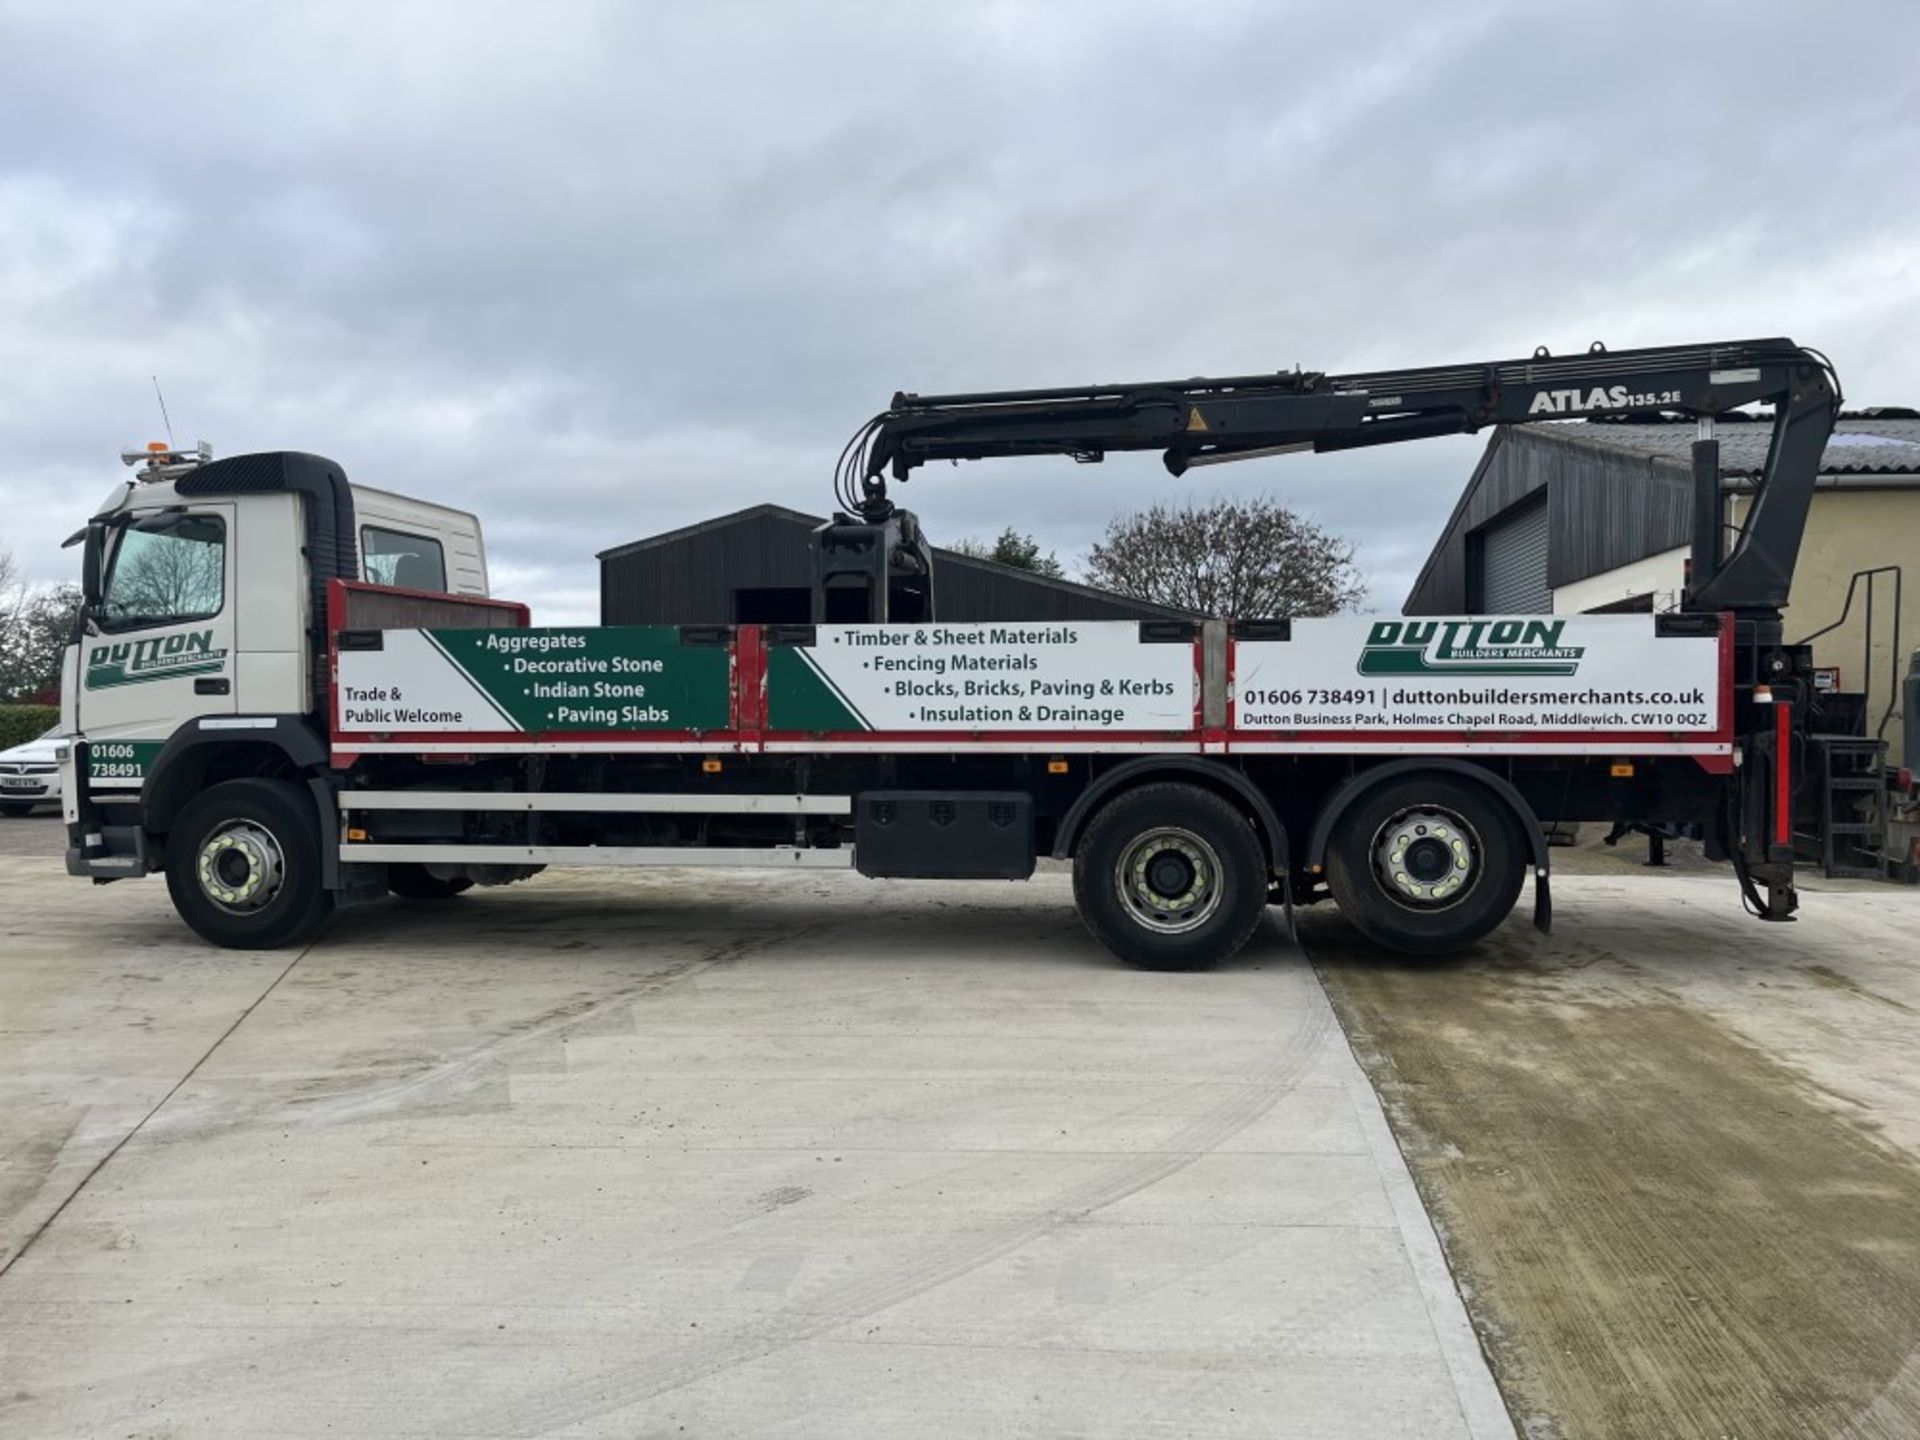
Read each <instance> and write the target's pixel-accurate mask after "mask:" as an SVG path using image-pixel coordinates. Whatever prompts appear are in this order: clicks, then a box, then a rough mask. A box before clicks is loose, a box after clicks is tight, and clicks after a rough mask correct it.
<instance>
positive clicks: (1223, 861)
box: [1073, 783, 1268, 970]
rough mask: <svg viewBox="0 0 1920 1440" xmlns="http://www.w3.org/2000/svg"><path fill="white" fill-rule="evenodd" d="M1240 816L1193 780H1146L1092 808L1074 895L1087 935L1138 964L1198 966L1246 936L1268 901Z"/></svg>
mask: <svg viewBox="0 0 1920 1440" xmlns="http://www.w3.org/2000/svg"><path fill="white" fill-rule="evenodd" d="M1267 890H1268V880H1267V863H1266V856H1265V854H1264V853H1263V852H1262V850H1261V846H1260V840H1259V837H1258V836H1256V835H1255V834H1254V832H1253V826H1252V825H1251V824H1250V823H1249V822H1248V820H1247V817H1246V816H1245V815H1243V814H1242V813H1241V812H1240V811H1239V810H1237V809H1235V808H1234V807H1233V806H1232V805H1231V804H1229V803H1228V802H1227V801H1225V800H1223V799H1222V798H1221V797H1220V796H1218V795H1216V794H1214V793H1213V792H1212V791H1211V790H1202V789H1201V788H1199V787H1198V786H1196V785H1182V784H1178V783H1163V784H1157V785H1143V786H1141V787H1140V788H1139V789H1138V790H1133V791H1129V792H1128V793H1127V794H1125V795H1122V796H1120V797H1119V798H1118V799H1117V800H1114V801H1112V802H1111V803H1109V804H1108V805H1107V806H1106V808H1105V809H1103V810H1101V811H1100V813H1099V814H1097V815H1095V816H1094V817H1093V820H1092V822H1091V823H1090V824H1089V825H1088V826H1087V830H1086V834H1085V835H1083V836H1082V837H1081V840H1080V844H1079V846H1078V848H1077V850H1076V851H1075V853H1074V857H1073V896H1074V900H1075V902H1076V903H1077V904H1078V905H1079V908H1080V917H1081V919H1083V920H1084V921H1085V922H1086V925H1087V928H1088V929H1089V930H1091V931H1092V932H1093V935H1094V938H1095V939H1096V940H1098V941H1099V942H1100V943H1101V944H1102V945H1105V946H1106V947H1107V949H1109V950H1111V951H1112V952H1113V953H1114V954H1116V955H1118V956H1119V957H1120V958H1121V959H1122V960H1125V961H1126V962H1127V963H1128V964H1130V965H1136V966H1138V967H1140V968H1141V969H1143V970H1198V969H1203V968H1205V967H1206V966H1209V965H1217V964H1218V963H1220V962H1221V961H1222V960H1225V959H1227V958H1229V957H1230V956H1232V955H1233V954H1234V953H1235V952H1237V951H1238V950H1239V949H1240V947H1241V946H1242V945H1245V944H1246V943H1247V939H1248V937H1249V936H1251V935H1252V934H1253V930H1254V927H1255V926H1256V925H1258V924H1259V923H1260V917H1261V916H1262V915H1264V914H1265V913H1266V906H1267Z"/></svg>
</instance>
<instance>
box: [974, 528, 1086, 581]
mask: <svg viewBox="0 0 1920 1440" xmlns="http://www.w3.org/2000/svg"><path fill="white" fill-rule="evenodd" d="M948 548H949V549H951V550H953V552H954V553H955V554H958V555H971V556H972V557H973V558H974V559H976V560H992V561H994V562H995V563H997V564H1000V565H1011V566H1013V567H1014V569H1016V570H1031V571H1032V572H1033V573H1034V574H1036V575H1050V576H1052V577H1053V578H1054V579H1055V580H1059V579H1062V578H1064V577H1065V575H1066V573H1067V572H1066V570H1065V569H1064V568H1063V567H1062V566H1061V564H1060V562H1059V561H1058V560H1056V559H1055V558H1054V555H1053V552H1052V551H1051V550H1049V551H1048V552H1047V553H1046V554H1044V555H1042V554H1041V553H1040V542H1039V541H1038V540H1035V539H1034V538H1033V537H1032V536H1031V535H1022V534H1021V533H1020V532H1019V531H1018V530H1016V529H1014V528H1013V527H1012V526H1011V525H1009V526H1008V527H1007V528H1006V529H1004V530H1002V531H1001V532H1000V538H999V539H998V540H995V541H994V542H993V543H992V544H991V545H989V544H988V543H987V542H986V541H984V540H962V541H960V542H959V543H958V544H957V545H952V546H949V547H948Z"/></svg>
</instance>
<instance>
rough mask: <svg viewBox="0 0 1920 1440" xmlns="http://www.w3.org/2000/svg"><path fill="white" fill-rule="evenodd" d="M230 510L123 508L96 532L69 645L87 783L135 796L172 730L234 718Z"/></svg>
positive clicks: (211, 506)
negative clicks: (98, 541) (98, 539)
mask: <svg viewBox="0 0 1920 1440" xmlns="http://www.w3.org/2000/svg"><path fill="white" fill-rule="evenodd" d="M234 540H235V536H234V507H233V505H232V504H231V503H197V504H194V505H173V506H168V507H167V508H165V509H159V510H149V511H135V512H133V513H132V515H131V517H130V518H129V519H127V520H126V521H125V522H124V523H122V524H119V525H116V526H114V527H113V528H112V529H111V531H110V532H109V534H108V537H107V541H106V546H105V552H104V555H103V557H102V563H101V578H100V582H99V591H100V594H99V601H98V603H97V604H96V605H95V606H94V607H93V610H92V613H91V614H90V615H89V616H88V619H87V622H86V626H85V630H86V633H85V634H84V635H83V636H82V639H81V643H80V655H79V663H78V666H77V668H78V671H79V675H78V681H79V688H78V690H77V692H76V693H77V694H78V697H79V703H78V705H77V706H76V707H75V710H76V713H75V715H74V717H73V719H74V722H75V724H76V726H77V729H78V732H79V734H80V735H81V736H83V737H84V738H85V741H86V745H87V750H86V766H87V773H88V776H89V788H90V789H93V790H96V791H113V790H138V789H139V788H140V785H141V782H142V781H143V780H145V778H146V775H147V772H148V769H149V768H150V767H151V765H152V763H153V759H154V756H155V755H157V754H158V753H159V750H160V747H161V746H162V745H163V744H165V743H166V740H167V737H168V736H170V735H172V734H173V732H174V731H175V730H177V729H178V728H179V727H180V726H182V725H184V724H186V723H188V722H189V721H191V720H194V719H197V718H199V717H201V716H207V715H231V714H232V713H233V711H234V703H235V702H234V672H235V654H234V648H235V647H234V629H235V625H234V612H235V609H236V606H235V604H234V599H235V596H234V569H233V555H234Z"/></svg>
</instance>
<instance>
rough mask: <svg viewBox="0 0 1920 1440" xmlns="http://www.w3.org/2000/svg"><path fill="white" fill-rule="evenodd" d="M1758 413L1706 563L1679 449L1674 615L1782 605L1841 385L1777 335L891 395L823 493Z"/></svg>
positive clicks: (1704, 534) (1811, 356)
mask: <svg viewBox="0 0 1920 1440" xmlns="http://www.w3.org/2000/svg"><path fill="white" fill-rule="evenodd" d="M1758 402H1770V403H1771V404H1772V405H1773V407H1774V422H1773V435H1772V443H1771V445H1770V447H1769V450H1768V454H1767V460H1766V465H1765V468H1764V471H1763V473H1762V475H1761V477H1760V479H1759V481H1758V482H1757V484H1756V486H1755V494H1754V500H1753V504H1752V506H1751V508H1750V509H1749V511H1748V513H1747V516H1746V520H1745V523H1744V524H1743V525H1742V527H1741V530H1740V532H1739V535H1738V537H1737V539H1736V540H1735V542H1734V544H1733V546H1732V547H1731V549H1730V550H1728V551H1727V553H1726V554H1725V555H1724V556H1722V554H1721V553H1720V551H1721V543H1720V541H1721V534H1720V495H1719V456H1718V447H1717V443H1716V442H1714V441H1713V440H1712V439H1711V438H1710V433H1709V432H1710V426H1709V425H1708V424H1703V426H1702V430H1703V434H1702V439H1701V440H1700V441H1699V442H1697V443H1696V445H1695V447H1694V452H1695V453H1694V466H1695V480H1696V504H1695V511H1696V523H1695V555H1694V562H1693V571H1692V576H1693V579H1692V587H1691V589H1690V592H1689V605H1690V606H1691V607H1693V608H1699V609H1729V610H1736V611H1740V612H1743V613H1748V614H1758V613H1759V612H1767V611H1772V612H1777V611H1778V610H1779V608H1780V607H1781V606H1783V605H1784V604H1785V603H1786V599H1787V591H1788V587H1789V585H1790V584H1791V581H1792V578H1793V569H1794V564H1795V562H1796V560H1797V559H1798V555H1799V548H1800V538H1801V534H1802V532H1803V531H1804V529H1805V527H1806V518H1807V508H1808V505H1809V504H1810V502H1811V500H1812V497H1813V490H1814V481H1815V478H1816V477H1817V475H1818V473H1819V468H1820V459H1821V456H1822V454H1823V453H1824V451H1825V449H1826V443H1827V438H1828V436H1829V435H1830V434H1831V433H1832V430H1833V424H1834V420H1835V419H1836V418H1837V416H1838V414H1839V408H1840V387H1839V382H1838V379H1837V377H1836V376H1835V374H1834V371H1833V367H1832V366H1831V365H1830V364H1829V363H1828V362H1827V360H1826V359H1825V357H1823V356H1822V355H1820V354H1819V353H1818V352H1817V351H1814V350H1809V349H1806V348H1805V347H1802V346H1800V345H1796V344H1795V343H1794V342H1793V341H1791V340H1788V339H1783V338H1782V339H1763V340H1734V341H1716V342H1713V343H1710V344H1704V345H1674V346H1658V347H1652V348H1647V349H1638V350H1615V351H1609V350H1606V349H1604V348H1603V347H1601V346H1599V345H1595V346H1594V347H1593V348H1592V349H1591V350H1589V351H1588V352H1587V353H1585V354H1581V355H1572V356H1554V355H1550V354H1548V353H1547V352H1546V351H1545V350H1544V349H1541V350H1539V351H1536V352H1535V353H1534V354H1533V355H1532V356H1531V357H1529V358H1527V359H1524V360H1501V361H1493V362H1490V363H1486V364H1470V365H1444V366H1435V367H1431V368H1426V369H1412V370H1383V371H1373V372H1366V373H1358V374H1348V375H1329V374H1324V373H1320V372H1316V371H1294V372H1292V373H1279V374H1271V375H1238V376H1232V377H1227V378H1221V379H1192V380H1174V381H1160V382H1153V383H1147V384H1128V385H1091V386H1084V387H1079V388H1067V389H1056V390H999V391H978V392H972V393H964V394H953V395H913V394H907V393H901V394H897V395H895V396H894V398H893V404H892V406H891V407H889V408H888V409H887V410H886V411H885V412H883V413H882V414H880V415H878V416H876V417H875V418H874V419H873V420H871V421H869V422H868V423H867V425H866V426H865V427H864V428H863V429H862V430H861V431H860V432H859V433H858V434H857V435H856V436H855V437H854V439H853V441H851V442H850V443H849V445H848V447H847V451H846V453H845V455H844V456H843V458H842V466H841V471H840V474H839V477H838V490H839V495H840V499H841V501H842V503H843V504H846V505H847V506H848V507H849V508H850V509H855V510H858V511H859V512H860V513H861V514H862V515H863V516H865V517H866V518H867V519H868V520H869V521H873V520H877V519H883V518H884V517H885V516H886V515H888V514H890V513H891V511H892V507H891V503H890V502H889V500H888V499H887V493H886V482H887V478H888V477H889V476H891V477H892V478H893V479H895V480H900V481H905V480H906V479H908V478H909V476H910V475H911V474H912V472H913V471H914V469H915V468H917V467H918V466H921V465H924V464H925V463H927V462H928V461H929V460H980V459H989V458H994V457H1001V456H1017V455H1067V456H1070V457H1072V458H1073V459H1075V460H1078V461H1081V462H1093V461H1098V460H1101V459H1103V458H1104V457H1105V456H1106V455H1107V453H1108V452H1110V451H1122V450H1160V451H1162V452H1163V454H1164V459H1165V463H1166V466H1167V469H1168V470H1169V471H1170V472H1171V473H1172V474H1174V475H1181V474H1184V473H1185V472H1186V471H1187V470H1188V469H1189V468H1191V467H1193V466H1196V465H1207V464H1214V463H1219V462H1222V461H1229V460H1245V459H1252V458H1255V457H1257V456H1261V455H1272V454H1278V453H1284V452H1287V451H1294V450H1312V451H1316V452H1321V453H1324V452H1327V451H1334V450H1350V449H1354V448H1357V447H1360V446H1366V445H1385V444H1392V443H1395V442H1398V441H1402V440H1418V439H1425V438H1428V437H1431V436H1436V435H1455V434H1470V433H1472V432H1474V431H1477V430H1480V429H1482V428H1484V427H1486V426H1491V425H1527V424H1538V423H1542V422H1548V421H1556V420H1571V419H1580V418H1591V417H1597V416H1612V415H1622V414H1630V413H1634V412H1647V411H1660V412H1667V413H1674V414H1680V415H1690V416H1694V417H1697V418H1698V419H1700V420H1701V421H1703V422H1711V420H1712V418H1713V417H1714V416H1715V415H1718V414H1722V413H1724V412H1726V411H1729V410H1736V409H1739V408H1741V407H1743V406H1747V405H1751V404H1755V403H1758Z"/></svg>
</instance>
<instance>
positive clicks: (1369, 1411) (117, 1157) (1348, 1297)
mask: <svg viewBox="0 0 1920 1440" xmlns="http://www.w3.org/2000/svg"><path fill="white" fill-rule="evenodd" d="M0 887H4V892H5V897H6V902H7V903H6V906H5V913H4V918H3V919H0V925H4V929H5V936H4V944H3V945H0V952H3V953H4V959H3V960H0V1056H3V1057H4V1062H5V1063H4V1065H3V1066H0V1102H3V1103H0V1146H3V1148H4V1155H5V1168H4V1170H0V1261H10V1262H11V1263H10V1268H8V1269H7V1270H6V1271H5V1273H4V1274H3V1275H0V1434H4V1435H8V1436H13V1435H19V1436H35V1437H41V1436H96V1435H114V1436H140V1437H162V1436H167V1437H175V1436H179V1437H186V1436H192V1437H201V1436H234V1437H243V1436H244V1437H272V1436H321V1435H331V1436H343V1435H344V1436H529V1435H564V1436H620V1437H637V1436H647V1437H655V1436H680V1435H687V1436H707V1437H716V1436H727V1437H731V1436H749V1435H764V1436H781V1437H811V1436H819V1437H829V1436H830V1437H849V1436H887V1437H907V1436H988V1435H999V1436H1083V1437H1096V1436H1129V1437H1131V1436H1156V1435H1159V1436H1248V1437H1261V1440H1271V1437H1284V1436H1300V1437H1313V1440H1325V1437H1340V1436H1354V1437H1390V1436H1405V1437H1454V1436H1474V1437H1487V1436H1494V1435H1503V1434H1504V1435H1511V1434H1512V1430H1511V1427H1510V1424H1509V1422H1508V1419H1507V1416H1506V1413H1505V1411H1504V1409H1503V1407H1502V1405H1501V1402H1500V1399H1499V1397H1498V1394H1497V1392H1496V1391H1495V1390H1494V1388H1493V1385H1492V1381H1491V1378H1490V1375H1489V1372H1488V1371H1487V1369H1486V1367H1485V1362H1484V1360H1483V1359H1482V1356H1481V1353H1480V1351H1479V1349H1478V1347H1477V1346H1476V1344H1475V1341H1474V1338H1473V1335H1472V1331H1471V1327H1470V1325H1469V1322H1468V1320H1467V1317H1466V1315H1465V1312H1464V1310H1463V1309H1462V1307H1461V1306H1460V1303H1459V1301H1458V1298H1457V1296H1456V1295H1455V1293H1454V1291H1453V1289H1452V1286H1451V1283H1450V1281H1449V1278H1448V1275H1447V1272H1446V1269H1445V1265H1444V1262H1443V1260H1442V1259H1441V1256H1440V1251H1439V1248H1438V1245H1437V1243H1436V1241H1435V1238H1434V1235H1433V1233H1432V1231H1431V1229H1430V1228H1429V1226H1428V1222H1427V1220H1426V1218H1425V1214H1424V1211H1423V1210H1422V1209H1421V1206H1420V1204H1419V1201H1418V1198H1417V1196H1416V1195H1415V1192H1414V1190H1413V1187H1412V1182H1411V1179H1410V1177H1409V1175H1408V1172H1407V1170H1406V1169H1405V1166H1404V1163H1403V1162H1402V1160H1401V1158H1400V1154H1399V1151H1398V1150H1397V1148H1396V1147H1395V1145H1394V1143H1393V1141H1392V1138H1391V1136H1390V1135H1389V1133H1388V1131H1387V1128H1386V1125H1385V1121H1384V1118H1383V1116H1382V1114H1381V1112H1380V1110H1379V1108H1378V1104H1377V1102H1376V1100H1375V1099H1374V1095H1373V1092H1372V1089H1371V1088H1370V1087H1369V1086H1368V1085H1367V1083H1366V1081H1365V1079H1364V1078H1363V1077H1362V1075H1361V1073H1360V1070H1359V1068H1358V1066H1357V1064H1356V1063H1355V1061H1354V1059H1353V1056H1352V1053H1351V1051H1350V1050H1349V1048H1348V1046H1347V1043H1346V1041H1345V1039H1344V1038H1343V1036H1342V1034H1341V1031H1340V1029H1339V1027H1338V1025H1337V1024H1336V1023H1335V1020H1334V1018H1333V1014H1332V1011H1331V1009H1330V1007H1329V1006H1328V1003H1327V1000H1326V998H1325V995H1324V993H1323V992H1322V990H1321V988H1320V986H1319V984H1318V982H1317V980H1316V979H1315V977H1314V974H1313V972H1312V970H1311V969H1310V967H1309V966H1308V965H1307V963H1306V962H1305V960H1304V959H1303V957H1302V956H1301V955H1300V954H1299V952H1297V951H1295V950H1293V949H1292V948H1290V947H1289V946H1288V944H1287V943H1286V941H1285V940H1284V938H1283V937H1282V936H1281V934H1280V933H1279V930H1278V928H1277V927H1268V928H1266V929H1265V930H1263V932H1262V933H1261V934H1260V935H1259V936H1257V937H1256V939H1255V941H1254V943H1253V944H1252V945H1251V946H1250V947H1249V949H1248V950H1247V952H1246V953H1245V954H1244V955H1243V956H1242V957H1241V958H1240V959H1239V960H1238V961H1237V962H1235V963H1234V964H1233V965H1231V966H1229V967H1226V968H1224V969H1223V970H1221V971H1219V972H1217V973H1212V974H1206V975H1156V974H1146V973H1140V972H1136V971H1131V970H1128V969H1126V968H1124V967H1122V966H1120V965H1118V964H1117V963H1115V962H1114V961H1113V960H1112V959H1111V958H1110V957H1109V956H1107V955H1106V954H1105V952H1103V951H1101V950H1100V949H1098V948H1097V947H1096V946H1095V945H1094V943H1093V942H1092V941H1091V940H1090V939H1088V938H1087V937H1086V936H1085V934H1084V933H1083V932H1082V930H1081V929H1080V927H1079V924H1078V922H1077V921H1076V920H1075V919H1074V917H1073V915H1072V913H1071V908H1070V903H1069V897H1068V893H1067V887H1066V884H1065V880H1064V877H1061V876H1058V875H1050V876H1044V877H1041V878H1040V879H1038V880H1036V881H1034V882H1032V883H1030V884H1027V885H993V884H971V885H953V884H879V883H874V882H868V881H863V880H860V879H858V878H857V877H853V876H850V875H833V876H818V875H801V874H785V875H772V876H756V875H751V874H737V875H715V874H710V873H701V874H693V873H682V872H659V873H653V874H642V875H635V874H613V875H609V874H604V873H586V874H575V875H560V874H551V873H550V874H548V875H544V876H541V877H539V878H538V879H536V880H534V881H532V882H530V883H528V884H525V885H522V886H516V887H512V888H511V889H508V890H504V891H490V892H474V893H472V894H470V895H467V896H464V897H462V898H460V899H459V900H457V901H453V902H450V903H443V904H439V905H422V906H415V907H412V908H405V907H403V906H401V905H400V904H398V903H396V904H392V905H381V906H377V907H373V908H370V909H367V910H363V911H355V912H352V913H350V914H347V915H345V916H343V917H342V918H341V919H340V921H339V922H338V923H337V924H336V925H335V927H334V928H333V929H332V931H331V932H330V933H329V934H328V935H327V936H326V937H325V938H324V939H323V940H321V941H320V942H319V943H318V944H316V945H314V946H313V947H311V948H310V949H308V950H307V951H305V952H304V953H298V954H295V953H282V954H243V953H233V952H222V951H216V950H211V949H209V948H207V947H205V946H203V945H200V944H199V943H197V942H196V941H194V940H193V939H192V937H191V936H190V935H189V934H188V933H187V932H186V931H185V930H184V928H183V927H181V926H180V924H179V923H178V922H177V921H176V920H175V919H174V917H173V915H172V913H171V911H170V910H169V909H168V907H167V902H166V896H165V892H164V888H163V887H162V886H161V884H160V883H159V882H157V881H153V880H149V881H145V882H139V883H135V884H120V885H114V886H109V887H104V888H99V889H93V888H89V887H88V886H86V885H85V884H83V883H81V882H77V881H72V880H69V879H68V878H66V877H65V876H64V875H62V874H60V873H59V867H58V863H57V861H54V860H52V859H48V858H40V857H33V856H7V857H4V858H0ZM89 1177H90V1178H89Z"/></svg>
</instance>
